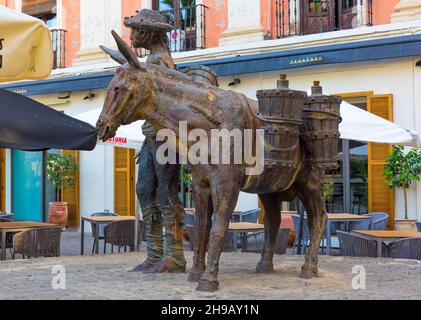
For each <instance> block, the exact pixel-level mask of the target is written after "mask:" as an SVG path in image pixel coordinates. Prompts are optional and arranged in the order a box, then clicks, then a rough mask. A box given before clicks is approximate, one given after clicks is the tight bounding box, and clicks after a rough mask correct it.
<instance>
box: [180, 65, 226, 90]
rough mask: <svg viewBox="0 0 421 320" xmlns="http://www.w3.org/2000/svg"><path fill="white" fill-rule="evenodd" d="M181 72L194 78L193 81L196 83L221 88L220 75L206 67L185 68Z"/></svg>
mask: <svg viewBox="0 0 421 320" xmlns="http://www.w3.org/2000/svg"><path fill="white" fill-rule="evenodd" d="M181 71H182V72H184V73H185V74H188V75H189V76H191V77H193V79H194V80H196V81H199V82H204V83H208V84H211V85H213V86H215V87H219V82H218V75H217V74H216V72H215V71H214V70H213V69H212V68H209V67H205V66H192V67H187V68H183V69H181Z"/></svg>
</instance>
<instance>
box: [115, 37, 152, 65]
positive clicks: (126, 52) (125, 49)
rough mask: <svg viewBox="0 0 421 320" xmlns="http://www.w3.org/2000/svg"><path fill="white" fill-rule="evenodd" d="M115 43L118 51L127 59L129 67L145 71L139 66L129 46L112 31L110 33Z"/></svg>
mask: <svg viewBox="0 0 421 320" xmlns="http://www.w3.org/2000/svg"><path fill="white" fill-rule="evenodd" d="M111 34H112V35H113V37H114V39H115V42H116V43H117V48H118V51H120V53H121V54H122V55H123V56H124V57H125V58H126V59H127V62H128V63H129V65H130V66H131V67H133V68H135V69H139V70H143V71H146V69H145V68H144V67H142V65H141V64H140V62H139V60H137V57H136V55H135V53H134V52H133V50H132V49H130V47H129V45H128V44H127V43H126V42H125V41H124V40H123V39H122V38H121V37H120V36H119V35H118V34H117V32H115V31H114V30H112V31H111Z"/></svg>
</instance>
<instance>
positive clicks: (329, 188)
mask: <svg viewBox="0 0 421 320" xmlns="http://www.w3.org/2000/svg"><path fill="white" fill-rule="evenodd" d="M333 190H334V185H333V183H332V182H324V183H323V198H324V199H325V202H326V209H327V211H328V212H331V211H332V205H333V203H332V201H333Z"/></svg>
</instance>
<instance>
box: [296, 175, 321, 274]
mask: <svg viewBox="0 0 421 320" xmlns="http://www.w3.org/2000/svg"><path fill="white" fill-rule="evenodd" d="M304 171H306V174H304V175H301V176H302V179H301V181H300V182H299V183H300V184H301V186H302V188H301V189H300V188H297V192H298V196H299V198H300V200H301V202H302V203H303V205H304V207H305V208H306V210H307V219H308V226H309V232H310V247H309V249H308V250H307V253H306V258H305V263H304V265H303V267H302V272H301V276H302V277H303V278H305V279H310V278H313V277H317V276H318V270H317V263H318V254H319V249H320V241H321V240H322V237H323V233H324V230H325V227H326V222H327V214H326V207H325V201H324V198H323V185H322V183H321V172H320V170H319V169H317V168H313V169H306V170H304Z"/></svg>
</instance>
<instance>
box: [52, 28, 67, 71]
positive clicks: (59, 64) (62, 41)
mask: <svg viewBox="0 0 421 320" xmlns="http://www.w3.org/2000/svg"><path fill="white" fill-rule="evenodd" d="M50 32H51V39H52V42H53V59H54V60H53V68H54V69H62V68H65V67H66V32H67V31H66V30H63V29H50Z"/></svg>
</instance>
